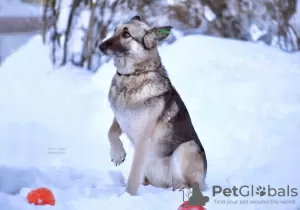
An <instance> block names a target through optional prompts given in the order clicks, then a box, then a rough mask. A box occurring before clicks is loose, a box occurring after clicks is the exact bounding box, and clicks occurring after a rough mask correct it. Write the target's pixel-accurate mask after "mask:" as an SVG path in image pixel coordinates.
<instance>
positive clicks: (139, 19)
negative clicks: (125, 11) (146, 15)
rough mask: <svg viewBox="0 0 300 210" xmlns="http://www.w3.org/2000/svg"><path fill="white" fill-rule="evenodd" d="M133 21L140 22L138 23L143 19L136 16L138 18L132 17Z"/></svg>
mask: <svg viewBox="0 0 300 210" xmlns="http://www.w3.org/2000/svg"><path fill="white" fill-rule="evenodd" d="M131 20H138V21H141V20H142V18H141V16H139V15H136V16H134V17H132V18H131Z"/></svg>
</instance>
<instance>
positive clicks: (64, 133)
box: [0, 36, 300, 210]
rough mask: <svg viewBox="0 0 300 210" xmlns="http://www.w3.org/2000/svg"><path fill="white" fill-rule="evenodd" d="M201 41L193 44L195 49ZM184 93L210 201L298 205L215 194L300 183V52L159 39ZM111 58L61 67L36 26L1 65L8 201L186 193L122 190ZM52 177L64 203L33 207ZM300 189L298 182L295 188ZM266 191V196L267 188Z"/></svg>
mask: <svg viewBox="0 0 300 210" xmlns="http://www.w3.org/2000/svg"><path fill="white" fill-rule="evenodd" d="M195 47H196V48H195ZM160 51H161V55H162V59H163V62H164V64H165V66H166V67H167V69H168V71H169V74H170V77H171V79H172V81H173V83H174V85H175V86H176V88H177V89H178V91H179V93H180V94H181V96H182V98H183V100H184V101H185V103H186V105H187V107H188V109H189V112H190V114H191V117H192V120H193V123H194V125H195V128H196V130H197V132H198V135H199V137H200V138H201V141H202V143H203V145H204V147H205V149H206V152H207V158H208V175H207V182H208V185H209V187H210V189H208V190H207V191H206V192H205V193H204V194H205V195H207V196H209V197H210V201H209V203H208V204H207V205H206V208H207V209H208V210H213V209H217V210H220V209H222V210H223V209H230V210H232V209H238V210H240V209H261V210H266V209H272V210H273V209H281V210H282V209H284V210H288V209H297V205H298V209H299V208H300V199H299V195H298V196H297V197H272V198H271V199H273V200H292V201H293V200H295V202H296V204H290V205H288V204H277V205H271V204H266V205H263V204H256V205H254V204H240V205H239V204H231V205H226V204H217V203H216V199H217V200H218V201H222V200H232V201H234V200H237V201H238V202H240V201H242V200H248V201H249V202H250V200H259V198H258V197H228V198H227V197H225V196H218V197H213V196H212V190H211V187H212V185H221V186H222V187H232V186H242V185H255V186H258V185H261V186H267V185H271V187H273V188H281V187H286V185H290V186H291V187H294V188H298V189H300V177H299V172H298V171H297V170H298V168H299V157H300V155H299V154H300V142H299V140H300V94H299V93H300V82H299V81H300V54H299V53H298V54H293V55H290V54H285V53H283V52H280V51H277V50H276V49H274V48H269V47H267V46H265V45H259V44H251V43H244V42H238V41H232V40H222V39H216V38H210V37H202V36H189V37H185V38H182V39H180V40H179V41H177V42H175V43H174V44H173V45H171V46H167V47H162V48H161V49H160ZM113 74H114V68H113V65H112V64H111V63H109V64H107V65H104V66H103V67H102V68H101V69H100V70H99V71H98V73H96V74H95V75H92V74H89V73H88V72H86V71H82V70H78V69H75V68H71V67H65V68H63V69H55V70H53V69H52V67H51V64H50V61H49V59H48V50H47V49H46V48H45V47H44V46H43V45H42V42H41V37H39V36H37V37H34V38H33V39H32V40H31V41H30V42H28V43H27V44H26V46H24V47H23V48H22V49H20V50H19V51H18V52H16V53H15V54H13V55H12V56H11V57H9V58H8V59H7V60H6V61H5V62H4V63H3V65H2V66H1V67H0V102H1V103H0V116H1V118H0V209H1V210H19V209H22V210H33V209H45V210H48V209H49V210H50V209H52V210H99V209H111V210H114V209H122V210H126V209H128V210H129V209H130V210H132V209H139V210H150V209H151V210H153V209H166V210H172V209H173V210H175V209H177V207H178V206H179V205H180V204H181V203H182V194H181V192H172V191H171V190H170V189H168V190H163V189H156V188H154V187H144V186H141V188H140V190H139V196H136V197H131V196H129V195H127V194H124V195H122V196H120V197H118V192H119V191H120V190H122V189H123V186H124V178H123V176H124V177H125V178H126V177H127V176H128V170H129V167H130V161H131V155H132V148H131V145H130V144H129V142H128V141H127V139H126V137H124V136H123V138H122V139H123V140H124V141H125V147H126V150H127V152H128V158H127V160H126V161H125V162H124V163H123V164H122V165H121V166H119V167H117V168H116V167H115V166H113V164H112V163H111V162H110V158H109V146H108V140H107V131H108V128H109V126H110V123H111V120H112V112H111V110H110V108H109V105H108V101H107V91H108V87H109V84H110V81H111V78H112V75H113ZM41 186H44V187H48V188H50V189H51V190H52V191H53V193H54V195H55V197H56V201H57V204H56V205H55V206H54V207H52V206H42V207H36V206H32V205H29V204H28V203H27V202H26V200H25V198H24V197H25V196H26V194H27V192H28V191H29V190H30V189H33V188H35V187H41ZM298 193H300V190H298ZM264 200H268V198H264Z"/></svg>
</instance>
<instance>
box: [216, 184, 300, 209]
mask: <svg viewBox="0 0 300 210" xmlns="http://www.w3.org/2000/svg"><path fill="white" fill-rule="evenodd" d="M212 196H213V197H216V198H215V199H214V203H216V204H226V205H229V204H295V199H293V198H295V197H296V196H298V189H297V188H293V187H291V186H290V185H286V186H285V187H281V188H275V187H271V186H270V185H267V186H254V185H250V186H248V185H243V186H240V187H236V186H233V187H232V188H223V187H221V186H218V185H214V186H213V187H212ZM223 196H225V197H226V198H227V199H219V198H220V197H223ZM223 198H224V197H223ZM245 198H247V199H245Z"/></svg>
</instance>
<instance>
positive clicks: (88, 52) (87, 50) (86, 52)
mask: <svg viewBox="0 0 300 210" xmlns="http://www.w3.org/2000/svg"><path fill="white" fill-rule="evenodd" d="M98 2H99V0H97V1H96V2H95V3H93V1H92V0H90V6H91V10H92V11H91V16H90V21H89V28H88V32H87V34H86V36H85V41H84V46H83V52H82V54H81V61H80V66H81V67H82V66H83V65H84V62H85V60H86V59H88V69H90V68H91V56H92V48H93V46H92V44H91V42H92V34H93V28H94V24H95V9H96V6H97V5H98Z"/></svg>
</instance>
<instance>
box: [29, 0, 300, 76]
mask: <svg viewBox="0 0 300 210" xmlns="http://www.w3.org/2000/svg"><path fill="white" fill-rule="evenodd" d="M24 1H26V0H24ZM27 1H28V0H27ZM43 7H44V11H43V21H44V22H45V23H46V24H45V25H47V27H45V28H44V33H43V40H44V42H45V43H47V44H50V45H51V49H52V61H53V63H54V64H55V65H56V66H61V65H66V64H68V63H72V64H74V65H76V66H81V67H85V68H87V69H89V70H91V71H95V70H97V69H98V68H99V66H100V65H101V64H102V63H103V62H106V61H107V60H105V59H107V58H105V57H101V55H100V53H99V51H98V47H97V46H98V43H100V42H101V41H102V40H103V39H105V38H106V37H107V36H109V35H111V33H112V31H113V29H114V28H115V27H116V25H117V24H119V23H121V22H123V21H127V20H128V19H129V18H131V17H132V16H134V15H137V14H139V15H142V16H143V17H144V18H145V19H147V21H148V22H149V23H151V24H153V25H172V26H173V27H174V30H173V31H172V34H171V38H170V39H168V43H172V42H174V41H175V40H176V39H177V38H179V37H181V36H185V35H188V34H202V35H209V36H217V37H223V38H232V39H238V40H243V41H250V42H261V43H264V44H267V45H270V46H273V47H276V48H278V49H279V50H283V51H285V52H287V53H293V52H295V51H299V50H300V3H299V0H173V1H171V0H43ZM168 43H166V44H168ZM200 50H205V49H201V47H200V46H199V51H200Z"/></svg>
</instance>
